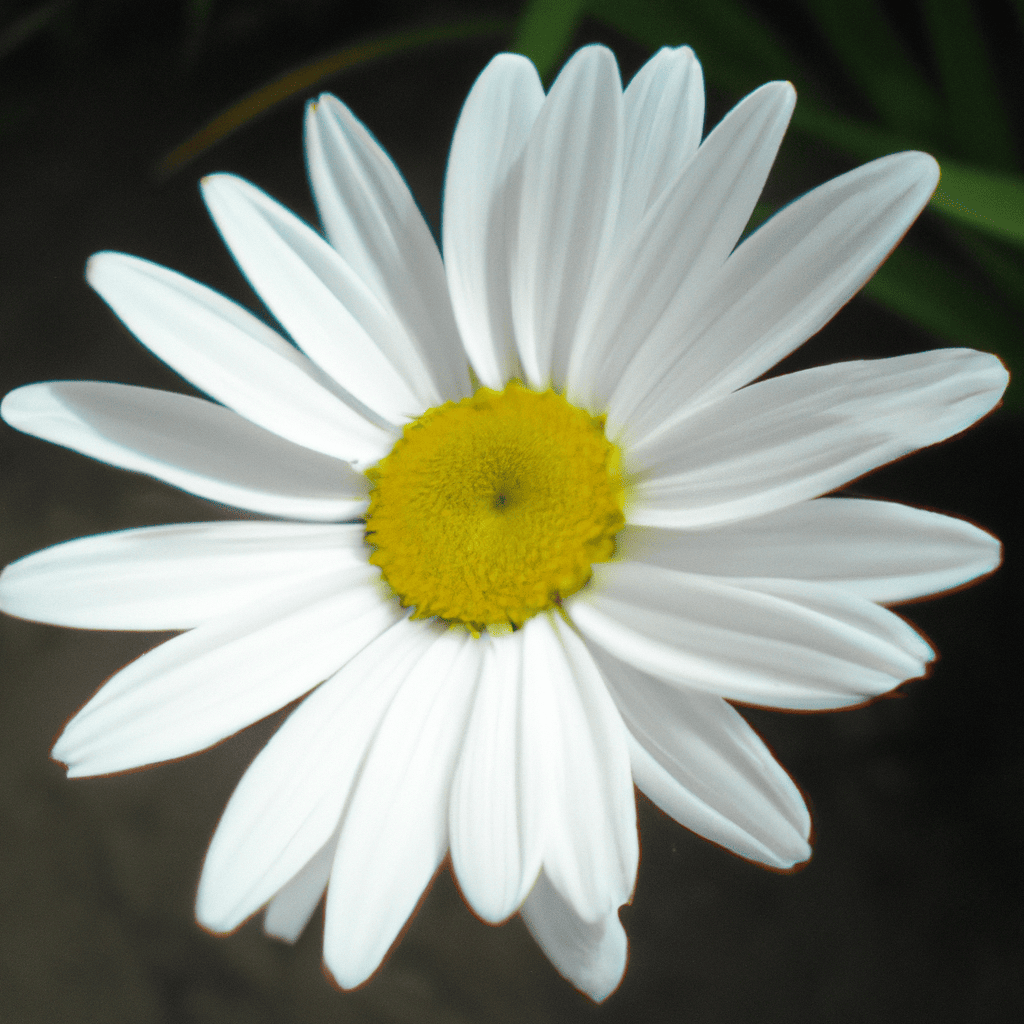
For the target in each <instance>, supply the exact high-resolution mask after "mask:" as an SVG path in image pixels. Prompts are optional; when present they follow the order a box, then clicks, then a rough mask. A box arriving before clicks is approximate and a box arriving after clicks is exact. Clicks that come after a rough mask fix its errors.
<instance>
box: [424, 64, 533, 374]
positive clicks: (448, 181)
mask: <svg viewBox="0 0 1024 1024" xmlns="http://www.w3.org/2000/svg"><path fill="white" fill-rule="evenodd" d="M543 103H544V89H543V87H542V86H541V84H540V77H539V76H538V74H537V69H536V68H535V67H534V65H533V62H532V61H530V60H528V59H527V58H525V57H522V56H519V55H518V54H514V53H501V54H498V56H497V57H495V58H494V59H493V60H492V61H491V62H490V63H489V64H488V65H487V67H486V68H484V70H483V72H482V73H481V75H480V77H479V78H478V79H477V80H476V83H475V84H474V86H473V88H472V89H471V90H470V93H469V96H467V97H466V102H465V104H464V105H463V108H462V113H461V114H460V115H459V122H458V124H457V125H456V127H455V137H454V138H453V139H452V151H451V155H450V156H449V159H448V172H447V174H446V175H445V182H444V217H443V218H442V231H443V242H444V266H445V270H446V272H447V274H448V288H449V290H450V292H451V300H452V305H453V307H454V309H455V317H456V319H457V321H458V324H459V330H460V332H461V335H462V344H463V346H464V348H465V350H466V355H467V357H468V358H469V361H470V362H471V363H472V364H473V369H474V370H475V371H476V374H477V376H478V377H479V378H480V381H481V382H482V383H483V384H485V385H486V386H487V387H490V388H493V389H494V390H496V391H500V390H501V389H502V388H503V387H504V386H505V384H506V383H507V382H508V381H509V380H510V379H512V378H513V377H521V376H522V369H521V367H520V364H519V356H518V354H517V352H516V345H515V336H514V333H513V328H512V305H511V303H512V296H511V291H510V288H509V275H510V268H509V261H510V255H511V241H512V239H513V237H514V234H515V229H516V225H515V222H514V219H513V217H512V215H513V213H514V212H515V210H516V208H517V203H518V195H519V191H518V190H519V187H520V184H521V173H522V168H521V166H520V158H521V156H522V153H523V149H524V147H525V145H526V140H527V138H528V137H529V134H530V129H531V128H532V127H533V123H534V121H536V119H537V114H538V113H539V111H540V108H541V106H542V104H543Z"/></svg>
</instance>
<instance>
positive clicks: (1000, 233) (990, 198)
mask: <svg viewBox="0 0 1024 1024" xmlns="http://www.w3.org/2000/svg"><path fill="white" fill-rule="evenodd" d="M940 163H941V165H942V178H941V179H940V180H939V187H938V189H937V190H936V192H935V195H934V197H933V198H932V204H931V205H932V209H934V210H936V211H937V212H938V213H941V214H942V215H943V216H945V217H948V218H949V219H950V220H954V221H958V222H960V223H962V224H968V225H970V226H971V227H973V228H977V229H978V230H979V231H982V232H984V233H985V234H988V235H994V236H995V237H996V238H1002V239H1004V240H1005V241H1007V242H1012V243H1013V244H1014V245H1017V246H1020V247H1022V248H1024V177H1022V176H1021V175H1019V174H1004V173H1001V172H999V171H986V170H983V169H982V168H980V167H972V166H970V165H969V164H963V163H959V162H957V161H955V160H941V161H940Z"/></svg>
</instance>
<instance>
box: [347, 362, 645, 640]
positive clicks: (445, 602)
mask: <svg viewBox="0 0 1024 1024" xmlns="http://www.w3.org/2000/svg"><path fill="white" fill-rule="evenodd" d="M619 465H620V459H619V450H618V448H616V446H615V445H613V444H611V443H610V442H609V441H608V440H607V439H606V438H605V436H604V419H603V417H595V416H591V415H590V414H589V413H587V412H584V411H583V410H582V409H577V408H576V407H575V406H572V405H570V404H569V403H568V402H567V401H566V400H565V399H564V398H563V397H562V396H561V395H559V394H556V393H555V392H554V391H544V392H540V393H538V392H536V391H529V390H527V389H526V388H524V387H523V386H522V385H521V384H519V383H517V382H513V383H511V384H509V385H508V387H506V388H505V390H504V391H501V392H498V391H492V390H491V389H490V388H480V390H479V391H477V393H476V394H475V395H473V396H472V397H471V398H464V399H463V400H462V401H461V402H446V403H445V404H444V405H440V406H437V407H436V408H434V409H428V410H427V411H426V412H425V413H424V414H423V415H422V416H421V417H420V418H419V419H417V420H415V421H413V422H412V423H409V424H408V425H407V426H406V427H405V429H404V431H403V432H402V437H401V438H399V440H398V441H397V442H396V443H395V446H394V448H392V449H391V452H390V453H389V454H388V455H387V456H386V457H385V458H384V459H382V460H381V461H380V462H379V463H378V464H377V465H376V466H375V467H374V468H373V469H370V470H368V471H367V476H368V477H369V478H370V481H371V483H372V490H371V492H370V507H369V511H368V512H367V516H366V540H367V542H368V543H369V544H370V546H371V547H372V548H373V549H374V550H373V553H372V554H371V555H370V561H371V562H372V563H373V564H374V565H377V566H379V567H380V569H381V572H382V573H383V574H384V579H385V580H386V581H387V583H388V585H389V586H390V587H391V589H392V590H393V591H394V592H395V593H396V594H397V595H398V597H399V599H400V600H401V602H402V604H403V605H404V606H405V607H414V608H415V609H416V612H415V614H414V616H413V618H426V617H428V616H431V615H436V616H439V617H440V618H442V619H448V620H452V621H456V622H462V623H465V625H466V626H468V627H469V628H470V629H471V630H472V632H473V633H474V634H476V635H479V633H480V632H481V630H483V628H484V627H485V626H501V625H504V626H506V627H507V626H508V625H509V624H510V623H511V624H512V625H513V626H521V625H522V624H523V623H524V622H525V621H526V620H527V619H529V618H530V617H531V616H533V615H536V614H537V613H538V612H541V611H544V610H545V609H547V608H551V607H553V606H554V605H556V604H557V603H558V602H559V601H560V600H561V599H562V598H565V597H568V596H569V595H570V594H574V593H575V592H576V591H577V590H579V589H580V587H582V586H583V585H584V584H585V583H586V582H587V580H588V579H590V566H591V564H592V563H594V562H606V561H608V560H609V559H610V558H611V557H612V555H613V554H614V552H615V534H616V533H617V532H618V531H619V530H620V529H622V527H623V525H624V523H625V520H624V518H623V515H622V500H623V491H622V484H621V480H620V469H619Z"/></svg>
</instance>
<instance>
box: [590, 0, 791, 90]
mask: <svg viewBox="0 0 1024 1024" xmlns="http://www.w3.org/2000/svg"><path fill="white" fill-rule="evenodd" d="M588 10H589V11H590V13H591V14H592V15H593V16H594V17H596V18H600V19H601V20H602V21H604V22H606V23H607V24H609V25H611V26H612V27H613V28H616V29H618V30H619V31H620V32H622V33H623V34H624V35H627V36H630V37H631V38H633V39H636V40H637V41H638V42H641V43H644V44H645V45H646V46H649V47H651V49H657V48H658V47H659V46H681V45H683V44H684V43H685V44H686V45H688V46H692V47H693V49H694V51H695V52H696V54H697V56H698V57H699V58H700V60H701V61H702V62H705V68H706V73H707V78H708V81H710V82H712V83H713V84H714V85H716V86H717V87H719V88H721V89H724V90H725V91H727V92H734V93H744V92H749V91H750V90H751V89H754V88H756V87H757V86H759V85H762V84H763V83H764V82H767V81H769V80H770V79H774V78H778V77H780V76H785V77H787V78H789V79H790V80H792V81H793V82H794V83H795V84H796V85H797V87H798V88H801V89H805V88H808V86H807V85H806V83H805V80H804V77H803V76H802V75H800V74H799V73H798V71H797V69H798V67H799V62H798V61H797V60H796V59H795V58H794V57H793V55H792V54H790V53H789V52H788V51H787V50H786V48H785V47H784V46H783V45H782V44H781V43H780V42H779V41H778V40H777V39H776V37H775V34H774V33H773V32H772V31H771V29H769V28H768V27H767V26H766V25H763V24H762V23H761V22H760V21H759V20H758V18H757V17H756V16H755V15H754V14H753V13H752V12H751V11H749V10H748V9H747V8H746V7H745V6H744V5H743V4H742V3H739V2H738V0H715V2H714V3H707V2H705V3H696V2H680V0H629V2H626V3H624V2H622V0H590V2H589V5H588Z"/></svg>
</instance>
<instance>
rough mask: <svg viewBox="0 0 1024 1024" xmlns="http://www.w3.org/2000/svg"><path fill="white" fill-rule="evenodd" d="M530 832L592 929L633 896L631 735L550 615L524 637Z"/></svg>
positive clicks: (592, 668)
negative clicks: (628, 738)
mask: <svg viewBox="0 0 1024 1024" xmlns="http://www.w3.org/2000/svg"><path fill="white" fill-rule="evenodd" d="M522 632H523V633H524V638H523V684H524V693H523V721H522V727H523V754H522V759H523V768H522V772H523V779H524V796H525V800H526V806H525V810H524V820H523V827H524V830H525V831H526V833H527V838H526V842H527V844H529V845H530V846H532V842H533V841H531V835H530V834H531V833H532V832H534V831H537V832H539V833H540V834H541V835H542V838H543V850H544V872H545V874H546V875H547V877H548V878H549V879H550V881H551V883H552V885H553V886H554V887H555V888H556V889H557V890H558V891H559V892H560V893H561V894H562V896H563V897H564V898H565V899H566V900H567V901H568V902H569V903H570V904H571V905H572V906H573V908H574V909H575V911H576V913H577V914H578V915H579V916H580V917H581V918H582V919H583V920H585V921H591V922H596V921H600V920H602V919H604V918H605V917H606V916H607V915H608V914H609V913H611V912H613V911H614V910H615V909H616V908H617V907H619V906H620V905H621V904H623V903H625V902H626V901H627V900H628V899H629V898H630V896H631V895H632V892H633V886H634V884H635V882H636V867H637V859H638V856H639V850H638V844H637V830H636V801H635V797H634V794H633V778H632V775H631V773H630V767H629V752H628V749H627V747H626V730H625V727H624V726H623V723H622V718H621V717H620V715H619V713H618V711H617V709H616V708H615V704H614V703H613V701H612V699H611V696H610V694H609V693H608V689H607V686H606V685H605V682H604V679H603V678H602V676H601V673H600V670H599V669H598V667H597V665H596V664H595V663H594V659H593V656H592V655H591V654H590V652H589V651H588V650H587V648H586V646H585V645H584V643H583V641H582V640H581V639H580V638H579V636H577V635H576V633H575V632H574V631H573V630H572V628H571V627H569V626H568V625H566V624H565V622H564V621H563V620H562V619H561V617H560V616H558V615H556V614H554V613H548V614H546V615H543V616H537V617H535V618H533V619H530V620H529V621H528V622H527V623H526V625H525V626H524V627H523V630H522Z"/></svg>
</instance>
